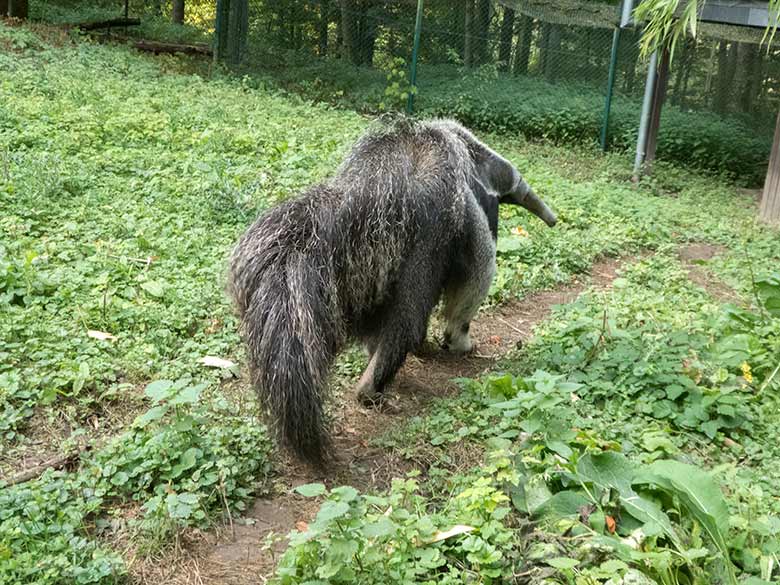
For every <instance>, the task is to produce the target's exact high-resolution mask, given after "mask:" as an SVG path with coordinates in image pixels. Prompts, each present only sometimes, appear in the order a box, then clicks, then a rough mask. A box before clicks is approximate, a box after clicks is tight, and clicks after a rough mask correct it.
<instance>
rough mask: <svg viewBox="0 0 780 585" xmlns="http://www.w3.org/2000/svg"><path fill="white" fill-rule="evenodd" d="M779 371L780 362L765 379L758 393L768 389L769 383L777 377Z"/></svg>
mask: <svg viewBox="0 0 780 585" xmlns="http://www.w3.org/2000/svg"><path fill="white" fill-rule="evenodd" d="M777 372H780V362H778V363H777V367H776V368H775V371H774V372H772V374H771V375H770V376H769V377H768V378H767V379H766V380H765V381H764V383H763V384H761V388H759V389H758V394H761V393H763V392H764V390H766V389H767V388H768V387H769V385H770V384H771V383H772V380H774V379H775V376H777Z"/></svg>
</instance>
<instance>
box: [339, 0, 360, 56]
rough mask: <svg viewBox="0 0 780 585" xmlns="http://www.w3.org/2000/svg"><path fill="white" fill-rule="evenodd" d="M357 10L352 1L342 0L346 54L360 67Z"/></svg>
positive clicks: (342, 24) (342, 26)
mask: <svg viewBox="0 0 780 585" xmlns="http://www.w3.org/2000/svg"><path fill="white" fill-rule="evenodd" d="M356 12H357V10H356V8H355V5H354V2H353V1H352V0H341V34H342V35H343V38H344V52H345V54H346V56H347V58H348V59H349V60H350V61H351V62H352V63H353V64H354V65H360V46H359V42H358V33H359V32H360V31H359V30H358V22H357V17H356Z"/></svg>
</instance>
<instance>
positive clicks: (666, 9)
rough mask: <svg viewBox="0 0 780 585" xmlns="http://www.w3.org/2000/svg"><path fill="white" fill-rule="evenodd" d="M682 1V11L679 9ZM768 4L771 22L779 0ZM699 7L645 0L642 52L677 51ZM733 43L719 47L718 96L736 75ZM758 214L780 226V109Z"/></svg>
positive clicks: (640, 13)
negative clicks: (728, 46)
mask: <svg viewBox="0 0 780 585" xmlns="http://www.w3.org/2000/svg"><path fill="white" fill-rule="evenodd" d="M681 4H682V7H683V8H682V12H678V9H679V8H680V6H681ZM767 4H768V8H769V13H770V22H771V21H772V20H774V18H775V17H776V16H777V15H778V14H780V0H769V2H768V3H767ZM697 8H698V1H697V0H643V1H642V2H641V3H640V4H639V5H638V6H637V8H636V10H635V11H634V14H635V16H636V19H637V21H639V22H644V23H645V27H644V34H643V35H642V40H641V41H640V44H641V47H642V53H643V54H644V55H649V54H650V53H652V52H653V51H655V50H658V49H662V48H668V50H669V51H670V52H671V54H672V55H674V53H675V50H676V49H677V48H678V46H679V44H680V41H681V40H683V39H685V37H686V35H688V34H690V35H691V36H692V37H694V38H695V37H696V31H697V28H698V11H697ZM678 14H679V17H678ZM776 28H777V27H776V25H775V26H771V25H770V27H769V28H768V30H767V34H766V36H765V40H767V42H768V43H769V44H771V43H772V41H773V39H774V36H775V30H776ZM731 45H732V48H731V49H728V48H727V46H726V41H721V43H720V46H719V48H718V91H717V94H718V97H717V98H716V99H722V97H720V96H721V95H722V92H725V91H726V90H727V87H726V83H727V82H728V83H729V84H731V82H733V79H734V70H735V69H736V63H737V55H738V43H731ZM732 61H733V64H734V65H733V68H732ZM721 76H722V78H723V79H722V80H721ZM743 99H744V98H743ZM718 105H719V106H720V107H721V108H723V105H722V102H718ZM759 217H760V219H761V220H762V221H765V222H767V223H769V224H772V225H779V226H780V112H778V115H777V123H776V126H775V138H774V141H773V143H772V153H771V155H770V158H769V168H768V170H767V174H766V180H765V182H764V192H763V195H762V197H761V207H760V211H759Z"/></svg>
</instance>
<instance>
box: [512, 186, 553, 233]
mask: <svg viewBox="0 0 780 585" xmlns="http://www.w3.org/2000/svg"><path fill="white" fill-rule="evenodd" d="M505 199H509V201H510V202H512V203H516V204H517V205H522V206H523V207H525V208H526V209H527V210H528V211H530V212H531V213H533V214H534V215H535V216H536V217H538V218H539V219H541V220H542V221H543V222H544V223H546V224H547V225H549V226H550V227H553V226H554V225H555V224H556V223H558V218H557V217H556V216H555V214H554V213H553V211H552V209H550V208H549V207H548V206H547V204H546V203H545V202H544V201H542V200H541V199H540V198H539V196H538V195H537V194H536V193H535V192H534V190H533V189H532V188H531V186H530V185H529V184H528V183H526V182H525V181H520V182H519V183H518V184H517V187H516V188H515V189H514V190H513V191H512V192H511V193H510V194H509V195H508V196H507V197H506V198H505Z"/></svg>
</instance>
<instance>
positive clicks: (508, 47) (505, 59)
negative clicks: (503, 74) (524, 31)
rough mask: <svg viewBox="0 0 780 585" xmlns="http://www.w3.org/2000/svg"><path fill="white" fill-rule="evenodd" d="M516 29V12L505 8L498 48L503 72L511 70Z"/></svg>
mask: <svg viewBox="0 0 780 585" xmlns="http://www.w3.org/2000/svg"><path fill="white" fill-rule="evenodd" d="M514 28H515V11H514V10H512V9H511V8H507V7H506V6H504V18H503V19H502V20H501V44H500V45H499V48H498V61H499V67H500V68H501V71H507V70H508V69H509V64H510V60H511V59H512V37H513V36H514Z"/></svg>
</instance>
